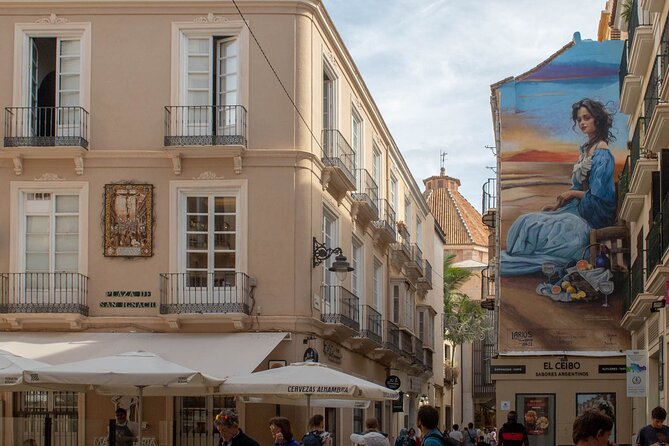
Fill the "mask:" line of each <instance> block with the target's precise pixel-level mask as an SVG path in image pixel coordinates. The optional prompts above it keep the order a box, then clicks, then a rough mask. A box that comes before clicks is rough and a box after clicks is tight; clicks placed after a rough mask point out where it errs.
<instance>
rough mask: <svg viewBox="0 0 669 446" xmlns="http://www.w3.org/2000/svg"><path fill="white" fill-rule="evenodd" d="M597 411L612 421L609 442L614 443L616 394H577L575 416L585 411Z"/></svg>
mask: <svg viewBox="0 0 669 446" xmlns="http://www.w3.org/2000/svg"><path fill="white" fill-rule="evenodd" d="M590 409H597V410H600V411H601V412H602V413H605V414H606V415H608V416H609V417H611V419H612V420H613V430H612V431H611V437H609V441H610V442H611V443H616V394H615V393H594V392H593V393H577V394H576V416H579V415H581V414H582V413H583V412H585V411H586V410H590Z"/></svg>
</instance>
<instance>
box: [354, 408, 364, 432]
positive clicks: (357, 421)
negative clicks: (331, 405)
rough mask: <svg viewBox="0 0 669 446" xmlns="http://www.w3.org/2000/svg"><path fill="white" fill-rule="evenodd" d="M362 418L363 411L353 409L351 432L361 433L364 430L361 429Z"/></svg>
mask: <svg viewBox="0 0 669 446" xmlns="http://www.w3.org/2000/svg"><path fill="white" fill-rule="evenodd" d="M364 416H365V412H364V410H362V409H353V432H363V431H364V430H365V429H364V427H363V421H364Z"/></svg>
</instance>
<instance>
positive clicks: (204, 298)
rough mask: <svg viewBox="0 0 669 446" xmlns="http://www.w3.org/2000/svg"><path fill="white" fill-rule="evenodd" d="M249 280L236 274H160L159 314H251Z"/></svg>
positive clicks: (243, 275) (241, 274)
mask: <svg viewBox="0 0 669 446" xmlns="http://www.w3.org/2000/svg"><path fill="white" fill-rule="evenodd" d="M250 290H251V288H250V284H249V276H248V275H246V274H245V273H241V272H234V271H229V272H228V271H217V272H212V273H207V272H199V271H198V272H187V273H162V274H160V313H161V314H172V313H244V314H249V300H250V299H249V296H250Z"/></svg>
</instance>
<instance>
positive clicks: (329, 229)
mask: <svg viewBox="0 0 669 446" xmlns="http://www.w3.org/2000/svg"><path fill="white" fill-rule="evenodd" d="M337 230H338V222H337V216H336V215H335V214H334V213H332V212H331V211H330V210H329V209H327V208H323V243H324V244H325V246H326V247H328V248H336V247H337V244H338V242H339V240H338V237H337ZM334 257H335V256H330V258H329V259H327V260H325V261H324V262H323V284H325V285H326V286H334V285H336V284H337V277H336V276H335V273H334V272H332V271H328V268H330V267H331V266H332V262H334Z"/></svg>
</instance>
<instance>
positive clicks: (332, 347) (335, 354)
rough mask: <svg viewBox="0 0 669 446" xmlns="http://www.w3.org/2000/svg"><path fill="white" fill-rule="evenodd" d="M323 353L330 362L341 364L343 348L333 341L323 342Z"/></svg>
mask: <svg viewBox="0 0 669 446" xmlns="http://www.w3.org/2000/svg"><path fill="white" fill-rule="evenodd" d="M323 353H325V356H327V358H328V360H329V361H330V362H334V363H335V364H341V349H340V348H339V346H338V345H337V344H335V343H334V342H332V341H324V342H323Z"/></svg>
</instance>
